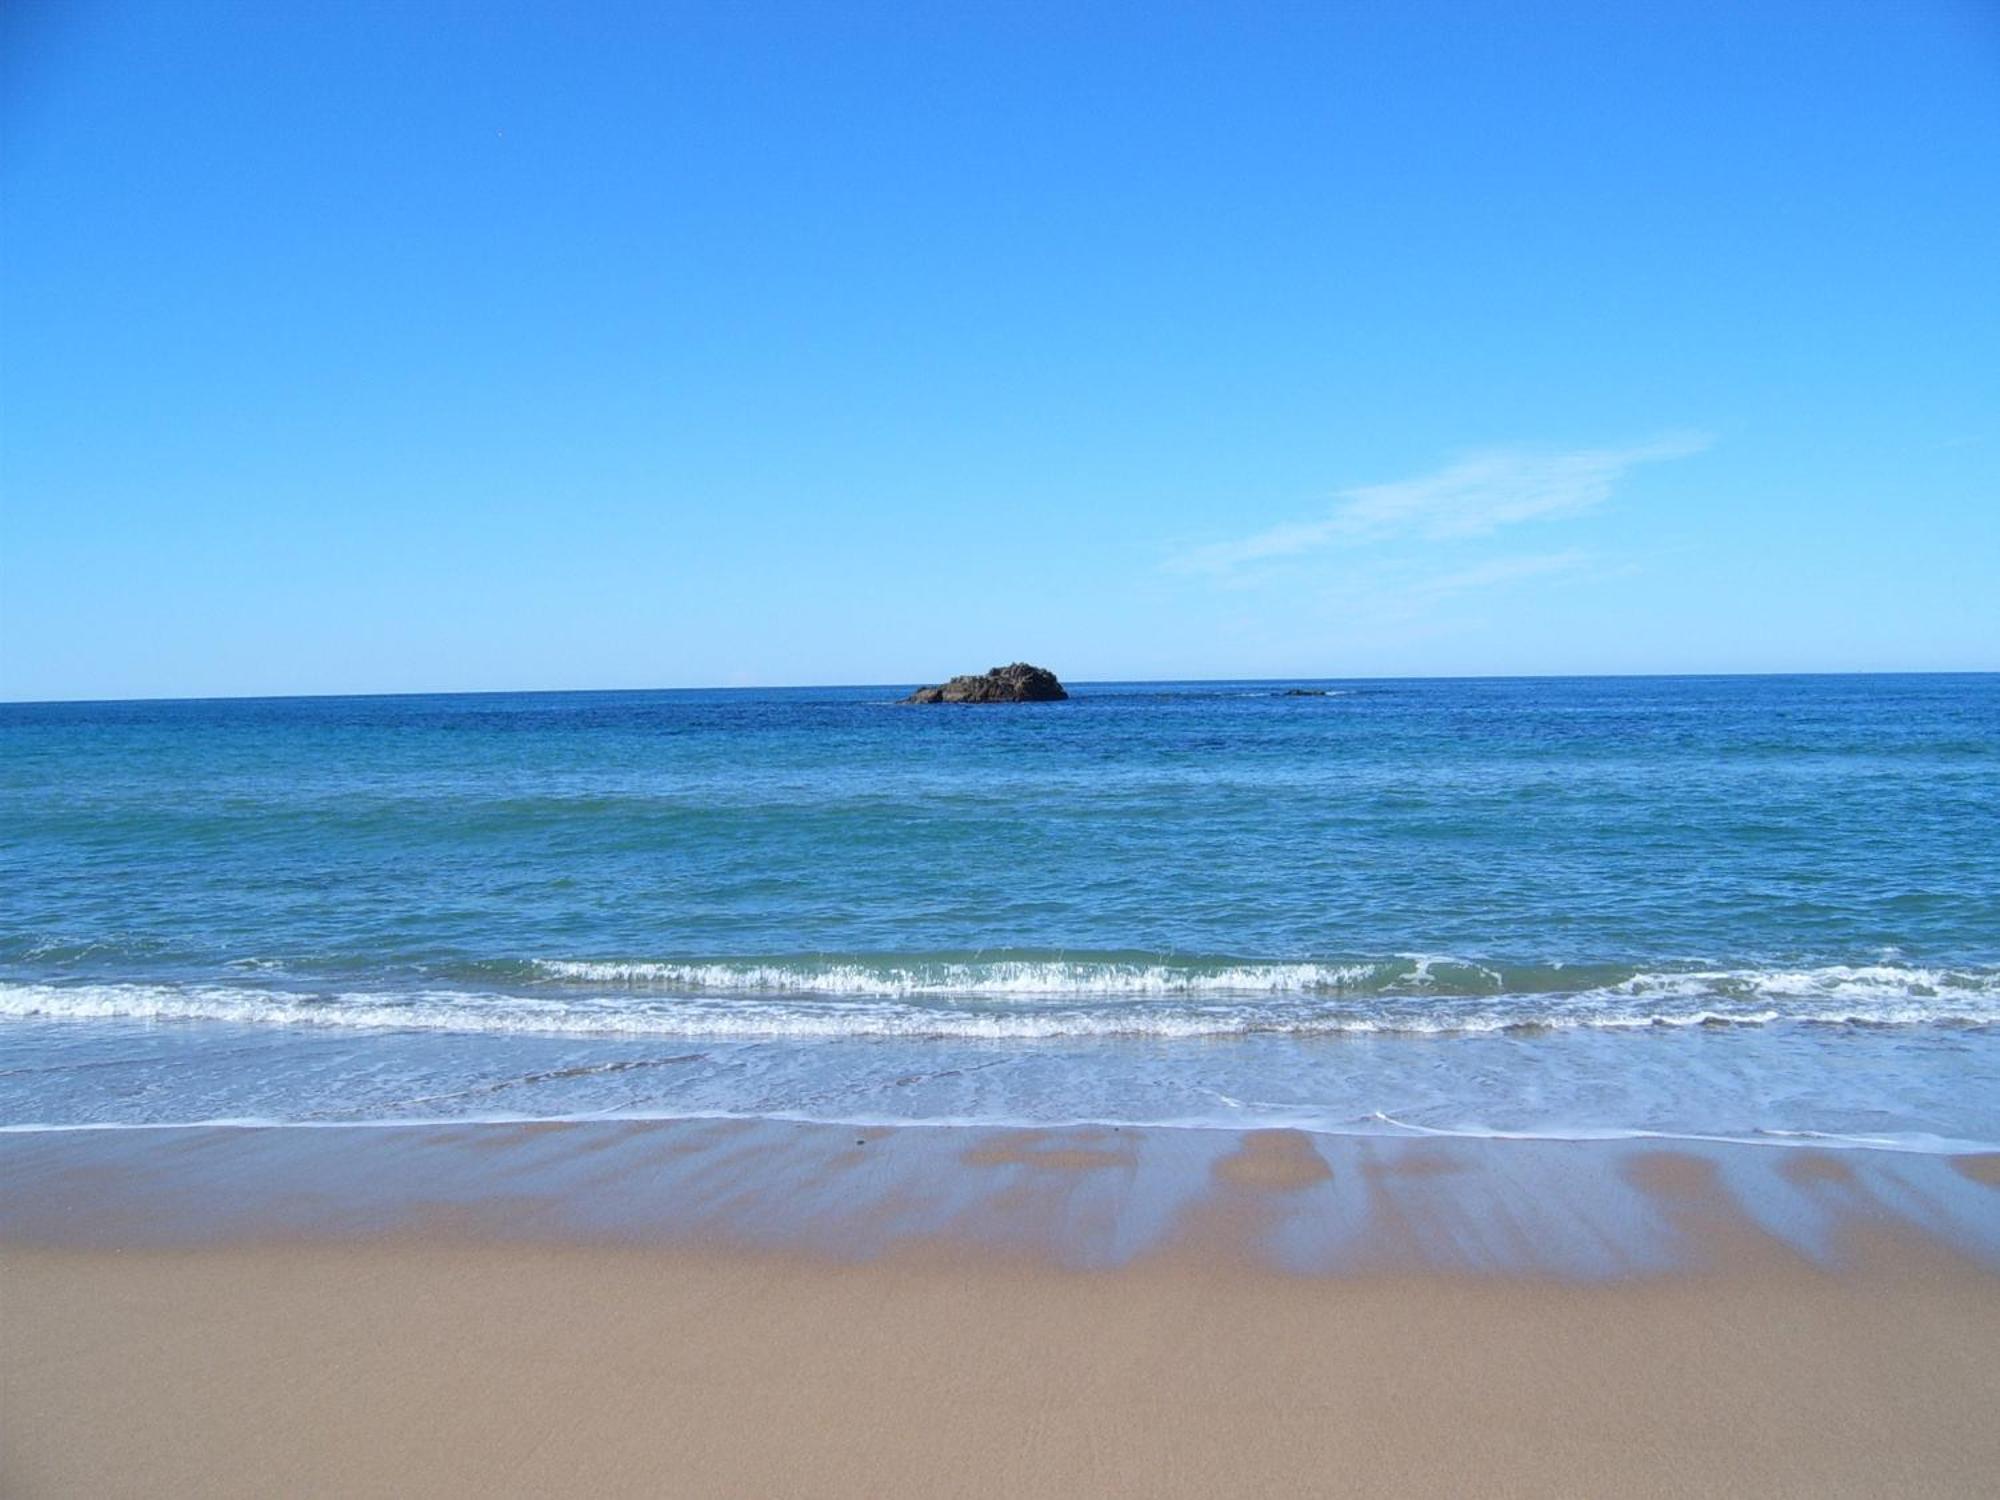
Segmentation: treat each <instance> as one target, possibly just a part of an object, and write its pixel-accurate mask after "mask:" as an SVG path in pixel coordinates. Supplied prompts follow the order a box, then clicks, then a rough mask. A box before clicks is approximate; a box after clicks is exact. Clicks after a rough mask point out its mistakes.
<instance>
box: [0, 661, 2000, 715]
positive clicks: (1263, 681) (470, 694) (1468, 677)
mask: <svg viewBox="0 0 2000 1500" xmlns="http://www.w3.org/2000/svg"><path fill="white" fill-rule="evenodd" d="M1993 676H2000V667H1911V668H1905V667H1877V668H1869V669H1865V670H1859V671H1856V670H1839V669H1810V668H1809V669H1804V670H1796V671H1734V672H1418V673H1397V674H1378V675H1373V676H1371V675H1367V674H1356V675H1351V676H1346V677H1078V678H1074V679H1070V680H1068V681H1065V682H1064V684H1063V685H1064V686H1065V687H1163V686H1169V685H1172V684H1176V683H1191V684H1201V685H1208V684H1222V683H1239V682H1240V683H1254V684H1257V685H1259V686H1263V685H1267V684H1271V685H1283V684H1287V683H1308V684H1315V685H1316V684H1320V683H1384V682H1630V681H1666V682H1672V681H1696V680H1704V679H1713V678H1739V677H1740V678H1760V677H1761V678H1773V677H1993ZM924 685H925V680H920V679H912V680H911V681H909V682H902V681H897V682H762V683H714V684H701V685H692V686H685V687H574V688H429V689H401V690H397V691H393V692H340V693H197V694H188V695H182V696H173V695H160V696H157V697H140V698H0V708H54V707H65V706H66V707H78V708H87V707H98V706H102V707H109V706H113V705H122V704H140V703H310V702H324V701H329V700H331V701H339V700H343V699H365V698H530V697H534V698H553V697H562V696H578V697H582V696H587V695H602V696H611V695H629V694H633V693H795V692H808V691H812V690H814V689H820V690H824V691H858V690H864V689H866V690H873V689H880V690H882V691H883V692H892V691H897V690H901V689H905V688H912V687H922V686H924Z"/></svg>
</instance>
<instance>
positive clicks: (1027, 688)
mask: <svg viewBox="0 0 2000 1500" xmlns="http://www.w3.org/2000/svg"><path fill="white" fill-rule="evenodd" d="M1068 696H1069V694H1068V693H1066V692H1064V691H1063V685H1062V684H1061V683H1060V682H1058V681H1056V674H1055V673H1053V672H1051V671H1050V670H1049V669H1048V668H1047V667H1031V666H1029V665H1028V664H1027V663H1026V662H1024V661H1017V662H1015V663H1014V664H1013V665H1012V666H1010V667H995V668H994V669H993V670H992V671H990V672H987V673H985V674H983V675H981V676H976V677H954V678H952V680H951V681H950V682H946V683H941V684H939V685H938V686H937V687H927V688H918V689H917V690H916V691H915V692H914V693H912V694H910V696H909V697H907V698H905V699H904V700H903V701H904V702H905V703H1053V702H1054V701H1055V700H1056V699H1058V698H1067V697H1068Z"/></svg>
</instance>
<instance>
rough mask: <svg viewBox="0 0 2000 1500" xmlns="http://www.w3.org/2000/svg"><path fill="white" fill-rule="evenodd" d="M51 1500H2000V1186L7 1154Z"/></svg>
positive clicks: (731, 1141)
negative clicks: (582, 1496)
mask: <svg viewBox="0 0 2000 1500" xmlns="http://www.w3.org/2000/svg"><path fill="white" fill-rule="evenodd" d="M0 1334H4V1337H0V1393H4V1405H5V1407H6V1410H7V1412H8V1422H7V1427H8V1433H9V1438H8V1442H7V1444H6V1445H5V1448H4V1453H0V1489H4V1490H5V1491H6V1492H7V1493H18V1494H22V1495H35V1496H39V1495H63V1494H85V1493H88V1494H92V1495H128V1494H129V1495H139V1494H148V1495H183V1494H184V1495H194V1494H204V1495H238V1494H241V1495H246V1496H247V1495H253V1494H270V1493H290V1494H353V1493H383V1492H392V1491H393V1492H406V1493H415V1492H421V1493H434V1494H445V1495H456V1494H466V1495H471V1494H495V1493H500V1494H532V1493H550V1492H590V1493H603V1494H633V1495H640V1494H687V1495H709V1494H718V1493H735V1494H760V1495H763V1494H768V1495H812V1496H820V1495H826V1496H846V1495H854V1496H863V1495H869V1496H874V1495H890V1496H902V1495H909V1496H929V1495H954V1494H962V1495H998V1494H1005V1495H1024V1496H1030V1497H1034V1496H1044V1495H1046V1496H1056V1495H1071V1494H1079V1493H1081V1494H1121V1495H1122V1494H1129V1495H1148V1496H1152V1495H1210V1494H1217V1493H1229V1494H1246V1495H1292V1494H1325V1493H1354V1494H1370V1495H1376V1494H1389V1495H1427V1494H1436V1493H1481V1494H1495V1495H1513V1494H1519V1495H1544V1494H1563V1495H1596V1494H1608V1493H1619V1494H1637V1495H1668V1494H1689V1493H1700V1494H1743V1495H1801V1496H1803V1495H1839V1494H1853V1495H1867V1494H1883V1493H1897V1494H1908V1495H1974V1494H1979V1493H1982V1492H1983V1490H1984V1488H1985V1486H1986V1485H1987V1484H1988V1482H1989V1481H1990V1476H1991V1474H1992V1473H1993V1472H1994V1471H1995V1470H1996V1468H2000V1426H1996V1424H1994V1423H1993V1422H1992V1421H1991V1412H1992V1410H1993V1409H1994V1407H1995V1405H1996V1403H2000V1155H1994V1154H1984V1155H1977V1156H1961V1157H1946V1156H1928V1155H1914V1154H1909V1153H1902V1154H1898V1153H1890V1152H1871V1151H1865V1150H1857V1149H1849V1150H1839V1151H1822V1150H1816V1149H1813V1148H1808V1147H1795V1148H1790V1149H1785V1150H1776V1151H1774V1150H1769V1149H1759V1148H1756V1147H1748V1146H1713V1145H1710V1146H1695V1147H1692V1148H1679V1147H1677V1148H1675V1149H1664V1148H1662V1147H1661V1146H1659V1145H1657V1144H1655V1143H1644V1142H1640V1143H1634V1142H1629V1141H1627V1142H1556V1143H1550V1142H1518V1141H1479V1142H1468V1141H1465V1140H1456V1139H1455V1140H1451V1141H1445V1142H1439V1141H1437V1140H1425V1139H1415V1140H1412V1139H1403V1138H1389V1137H1323V1136H1322V1137H1311V1136H1306V1135H1303V1134H1300V1133H1298V1132H1289V1131H1258V1132H1249V1133H1235V1132H1223V1131H1172V1130H1168V1131H1157V1130H1128V1129H1122V1128H1111V1127H1105V1128H1101V1129H1079V1130H1032V1131H1023V1130H992V1129H968V1128H963V1127H956V1128H953V1127H929V1128H916V1129H903V1130H870V1129H866V1128H854V1127H839V1126H804V1125H791V1124H784V1123H780V1122H762V1123H759V1122H754V1121H753V1122H742V1121H734V1122H732V1121H714V1122H707V1123H690V1122H681V1123H664V1124H662V1123H631V1122H625V1123H618V1122H611V1123H604V1124H581V1125H579V1124H560V1125H549V1124H545V1125H527V1126H504V1125H494V1126H477V1127H464V1126H459V1127H448V1128H431V1127H411V1128H407V1129H403V1130H394V1131H389V1130H381V1129H376V1128H373V1127H347V1128H343V1127H338V1126H328V1127H315V1128H312V1129H307V1130H299V1129H290V1128H278V1129H268V1130H257V1129H254V1128H243V1127H238V1128H220V1129H217V1128H210V1129H182V1130H177V1131H166V1132H162V1131H158V1130H148V1131H143V1132H125V1131H111V1132H101V1131H100V1132H70V1133H41V1134H33V1135H20V1134H17V1135H12V1136H7V1137H0Z"/></svg>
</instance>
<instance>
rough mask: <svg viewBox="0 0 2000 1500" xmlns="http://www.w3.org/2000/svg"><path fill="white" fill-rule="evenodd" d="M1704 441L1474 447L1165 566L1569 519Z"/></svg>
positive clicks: (1250, 559)
mask: <svg viewBox="0 0 2000 1500" xmlns="http://www.w3.org/2000/svg"><path fill="white" fill-rule="evenodd" d="M1708 444H1709V439H1708V438H1707V437H1706V436H1704V435H1702V434H1699V433H1682V434H1676V435H1673V436H1670V437H1664V438H1658V439H1655V440H1654V441H1652V442H1650V443H1641V444H1638V445H1636V446H1633V447H1628V448H1583V449H1577V450H1574V451H1571V452H1568V453H1536V452H1531V451H1528V450H1525V449H1513V448H1505V449H1494V450H1490V451H1488V452H1484V453H1475V454H1473V455H1471V456H1470V457H1468V458H1464V459H1461V460H1460V461H1459V462H1457V463H1455V464H1451V465H1449V466H1448V467H1446V468H1443V469H1439V470H1437V471H1436V472H1435V473H1432V474H1423V475H1419V476H1418V477H1416V478H1414V479H1403V480H1398V481H1396V482H1394V483H1392V484H1369V485H1360V486H1357V487H1356V488H1354V489H1350V490H1344V491H1342V492H1341V494H1340V495H1339V496H1338V497H1337V498H1336V499H1335V501H1334V503H1333V506H1332V508H1331V509H1330V510H1329V511H1328V512H1327V513H1326V514H1324V515H1323V516H1321V517H1319V518H1318V519H1316V520H1307V521H1290V522H1286V523H1285V524H1283V525H1279V526H1273V527H1270V528H1269V529H1267V530H1264V531H1259V532H1256V533H1254V534H1253V535H1251V536H1247V537H1243V538H1240V539H1239V540H1236V541H1233V542H1219V543H1215V544H1213V545H1211V546H1206V547H1198V548H1195V549H1194V550H1192V551H1189V552H1184V553H1182V554H1180V555H1179V556H1177V557H1175V558H1173V559H1171V560H1170V561H1169V562H1168V567H1169V568H1170V569H1172V570H1173V571H1175V572H1184V573H1224V574H1227V573H1233V572H1236V571H1237V570H1239V569H1242V568H1246V567H1250V566H1253V565H1255V564H1257V563H1262V562H1269V561H1273V560H1276V559H1278V558H1285V557H1296V556H1298V555H1299V554H1300V553H1304V552H1313V551H1317V550H1318V549H1320V548H1322V547H1331V546H1336V545H1346V546H1352V545H1358V544H1362V543H1368V542H1387V541H1396V540H1408V539H1420V540H1431V541H1454V540H1461V539H1465V538H1470V537H1482V536H1489V535H1491V534H1492V533H1494V532H1496V531H1498V530H1500V529H1501V528H1503V527H1506V526H1512V525H1516V524H1517V523H1519V522H1522V521H1539V520H1549V519H1553V518H1555V517H1558V516H1571V515H1576V514H1577V513H1579V512H1581V511H1586V510H1589V509H1590V508H1591V507H1593V506H1596V505H1602V504H1603V503H1604V501H1605V500H1607V499H1608V498H1610V495H1611V492H1612V490H1613V489H1614V488H1615V487H1616V486H1617V484H1618V481H1619V480H1620V479H1622V478H1623V477H1624V475H1625V473H1626V471H1627V470H1629V469H1631V468H1633V467H1635V466H1636V465H1639V464H1646V463H1657V462H1660V461H1661V460H1664V459H1670V458H1685V457H1687V456H1688V455H1690V454H1694V453H1699V452H1701V450H1702V449H1704V448H1706V447H1707V446H1708Z"/></svg>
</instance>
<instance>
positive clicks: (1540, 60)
mask: <svg viewBox="0 0 2000 1500" xmlns="http://www.w3.org/2000/svg"><path fill="white" fill-rule="evenodd" d="M4 15H5V17H6V20H5V28H6V34H5V36H4V38H0V44H4V53H5V63H4V66H5V70H6V71H5V78H4V132H5V139H4V160H0V187H4V204H5V207H4V214H5V218H4V225H3V226H0V228H4V257H5V258H4V291H0V298H4V305H0V314H4V322H3V323H0V349H3V350H4V353H0V361H4V363H0V397H4V408H0V415H4V450H3V452H0V458H3V460H4V471H0V480H4V507H5V512H4V530H3V531H0V697H5V698H44V697H97V696H183V695H207V694H231V693H303V692H352V691H375V690H380V691H405V690H412V691H414V690H432V689H438V690H442V689H492V688H529V687H600V686H604V687H609V686H654V685H658V686H677V685H689V686H692V685H703V684H728V683H816V682H817V683H825V682H897V681H914V680H918V679H928V678H935V677H938V676H940V675H943V674H946V673H949V672H952V671H959V670H966V669H972V668H980V667H985V666H989V665H991V664H993V663H994V662H996V661H1001V660H1006V659H1011V658H1014V657H1026V658H1029V659H1031V660H1036V661H1043V662H1047V663H1048V664H1050V665H1051V666H1054V667H1055V668H1057V670H1058V671H1060V672H1061V673H1062V674H1063V675H1065V676H1067V677H1072V678H1080V679H1091V678H1108V677H1212V676H1232V675H1252V676H1291V675H1305V676H1347V675H1376V674H1406V673H1490V672H1503V673H1512V672H1603V671H1640V672H1654V671H1746V670H1750V671H1754V670H1794V669H1796V670H1845V669H1894V668H1911V669H1959V668H1971V669H1990V668H1996V667H2000V6H1996V5H1994V4H1992V3H1982V0H1930V3H1924V0H1905V3H1884V0H1870V3H1861V4H1855V3H1843V0H1812V3H1796V4H1781V3H1764V4H1758V3H1754V0H1731V3H1716V4H1676V3H1672V0H1648V3H1630V4H1618V3H1610V4H1607V3H1605V0H1588V3H1578V4H1574V5H1564V4H1533V3H1511V4H1490V5H1488V4H1479V3H1468V0H1452V3H1440V4H1423V3H1414V4H1413V3H1407V0H1396V3H1389V0H1383V3H1379V4H1348V5H1337V4H1331V3H1329V4H1312V5H1305V4H1302V5H1285V6H1277V5H1256V4H1243V3H1235V4H1227V5H1214V6H1168V5H1160V4H1144V5H1130V6H1109V5H1092V4H1088V3H1063V4H1051V5H1033V4H1027V3H1018V4H1008V5H990V6H976V7H975V6H959V5H942V4H940V5H915V4H908V5H894V6H888V5H867V4H842V5H802V4H793V5H783V6H772V5H764V4H757V3H748V4H730V5H726V6H725V5H722V4H709V5H701V6H675V5H667V4H659V3H648V4H629V5H626V4H546V5H535V6H521V5H507V4H490V3H489V4H478V5H463V6H460V5H436V4H423V3H418V0H398V3H394V4H354V3H341V4H324V5H318V4H285V3H264V0H260V3H246V4H240V5H222V4H208V3H199V0H172V3H145V4H138V3H125V4H118V3H89V0H71V3H50V0H10V3H8V4H7V5H6V6H5V7H4Z"/></svg>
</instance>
